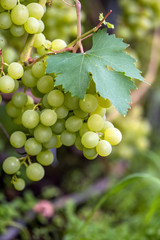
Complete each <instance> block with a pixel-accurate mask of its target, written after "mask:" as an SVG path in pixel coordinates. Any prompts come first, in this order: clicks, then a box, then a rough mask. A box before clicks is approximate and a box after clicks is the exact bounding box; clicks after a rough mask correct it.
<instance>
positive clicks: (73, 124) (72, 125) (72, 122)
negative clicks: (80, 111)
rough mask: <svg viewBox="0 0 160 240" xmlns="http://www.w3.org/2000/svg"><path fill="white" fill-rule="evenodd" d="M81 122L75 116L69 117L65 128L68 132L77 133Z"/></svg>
mask: <svg viewBox="0 0 160 240" xmlns="http://www.w3.org/2000/svg"><path fill="white" fill-rule="evenodd" d="M82 124H83V120H82V119H81V118H78V117H76V116H71V117H69V118H68V119H67V120H66V122H65V127H66V129H67V130H68V131H70V132H77V131H78V130H80V128H81V127H82Z"/></svg>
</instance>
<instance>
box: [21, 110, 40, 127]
mask: <svg viewBox="0 0 160 240" xmlns="http://www.w3.org/2000/svg"><path fill="white" fill-rule="evenodd" d="M38 123H39V114H38V113H37V112H36V111H34V110H27V111H25V112H24V113H23V114H22V124H23V126H24V127H26V128H29V129H32V128H35V127H36V126H37V125H38Z"/></svg>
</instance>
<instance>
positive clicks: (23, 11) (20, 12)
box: [11, 4, 29, 25]
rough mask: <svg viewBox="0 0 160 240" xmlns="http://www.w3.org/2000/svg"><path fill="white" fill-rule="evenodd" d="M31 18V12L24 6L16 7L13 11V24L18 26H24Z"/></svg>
mask: <svg viewBox="0 0 160 240" xmlns="http://www.w3.org/2000/svg"><path fill="white" fill-rule="evenodd" d="M28 17H29V12H28V9H27V7H26V6H24V5H22V4H18V5H16V6H15V7H14V8H13V9H12V11H11V19H12V22H13V23H14V24H16V25H23V24H25V22H26V21H27V19H28Z"/></svg>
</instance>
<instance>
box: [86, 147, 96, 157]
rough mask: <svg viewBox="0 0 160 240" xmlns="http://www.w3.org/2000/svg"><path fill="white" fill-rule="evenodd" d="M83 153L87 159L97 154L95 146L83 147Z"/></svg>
mask: <svg viewBox="0 0 160 240" xmlns="http://www.w3.org/2000/svg"><path fill="white" fill-rule="evenodd" d="M83 155H84V156H85V158H87V159H90V160H92V159H95V158H96V157H97V156H98V154H97V152H96V148H85V147H83Z"/></svg>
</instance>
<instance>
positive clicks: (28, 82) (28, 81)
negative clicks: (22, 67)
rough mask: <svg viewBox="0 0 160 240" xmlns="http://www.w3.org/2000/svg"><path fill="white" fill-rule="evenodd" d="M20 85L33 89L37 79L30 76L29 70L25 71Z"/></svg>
mask: <svg viewBox="0 0 160 240" xmlns="http://www.w3.org/2000/svg"><path fill="white" fill-rule="evenodd" d="M22 83H23V84H24V85H25V86H26V87H30V88H32V87H35V86H36V84H37V78H35V77H34V76H33V75H32V72H31V69H27V70H26V71H25V72H24V74H23V77H22Z"/></svg>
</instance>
